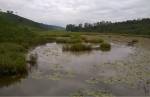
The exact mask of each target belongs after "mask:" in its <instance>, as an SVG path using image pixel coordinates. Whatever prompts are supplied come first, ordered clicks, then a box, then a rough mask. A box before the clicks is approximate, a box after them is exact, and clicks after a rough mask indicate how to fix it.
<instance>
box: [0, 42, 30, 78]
mask: <svg viewBox="0 0 150 97" xmlns="http://www.w3.org/2000/svg"><path fill="white" fill-rule="evenodd" d="M26 51H27V50H26V49H25V48H23V47H22V46H20V45H18V44H14V43H0V76H4V75H16V74H23V73H26V72H27V65H26V60H25V52H26Z"/></svg>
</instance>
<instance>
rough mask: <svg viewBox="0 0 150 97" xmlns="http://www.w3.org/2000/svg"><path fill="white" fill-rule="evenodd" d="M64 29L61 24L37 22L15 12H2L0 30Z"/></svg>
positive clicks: (0, 14) (0, 13)
mask: <svg viewBox="0 0 150 97" xmlns="http://www.w3.org/2000/svg"><path fill="white" fill-rule="evenodd" d="M57 29H62V27H59V26H53V25H46V24H42V23H37V22H34V21H32V20H29V19H26V18H23V17H21V16H18V15H15V14H13V13H8V12H7V13H6V12H0V32H9V31H14V32H16V31H22V32H24V31H43V30H57Z"/></svg>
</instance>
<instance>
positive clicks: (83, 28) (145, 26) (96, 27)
mask: <svg viewBox="0 0 150 97" xmlns="http://www.w3.org/2000/svg"><path fill="white" fill-rule="evenodd" d="M66 31H71V32H100V33H129V34H148V35H150V18H143V19H136V20H127V21H123V22H111V21H101V22H97V23H84V24H79V25H75V24H68V25H67V26H66Z"/></svg>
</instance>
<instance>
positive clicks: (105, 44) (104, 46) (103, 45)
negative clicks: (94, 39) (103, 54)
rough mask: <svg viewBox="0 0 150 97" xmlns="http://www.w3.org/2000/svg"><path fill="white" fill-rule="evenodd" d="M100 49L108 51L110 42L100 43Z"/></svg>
mask: <svg viewBox="0 0 150 97" xmlns="http://www.w3.org/2000/svg"><path fill="white" fill-rule="evenodd" d="M100 50H102V51H110V50H111V44H109V43H102V44H100Z"/></svg>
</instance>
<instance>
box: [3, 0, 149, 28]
mask: <svg viewBox="0 0 150 97" xmlns="http://www.w3.org/2000/svg"><path fill="white" fill-rule="evenodd" d="M149 4H150V0H0V8H1V9H3V10H13V11H17V12H18V14H19V15H21V16H23V17H26V18H29V19H32V20H35V21H38V22H42V23H47V24H54V25H60V26H65V25H66V24H68V23H75V24H78V23H83V22H96V21H100V20H110V21H122V20H127V19H136V18H144V17H146V18H147V17H150V11H149V10H150V6H149Z"/></svg>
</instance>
